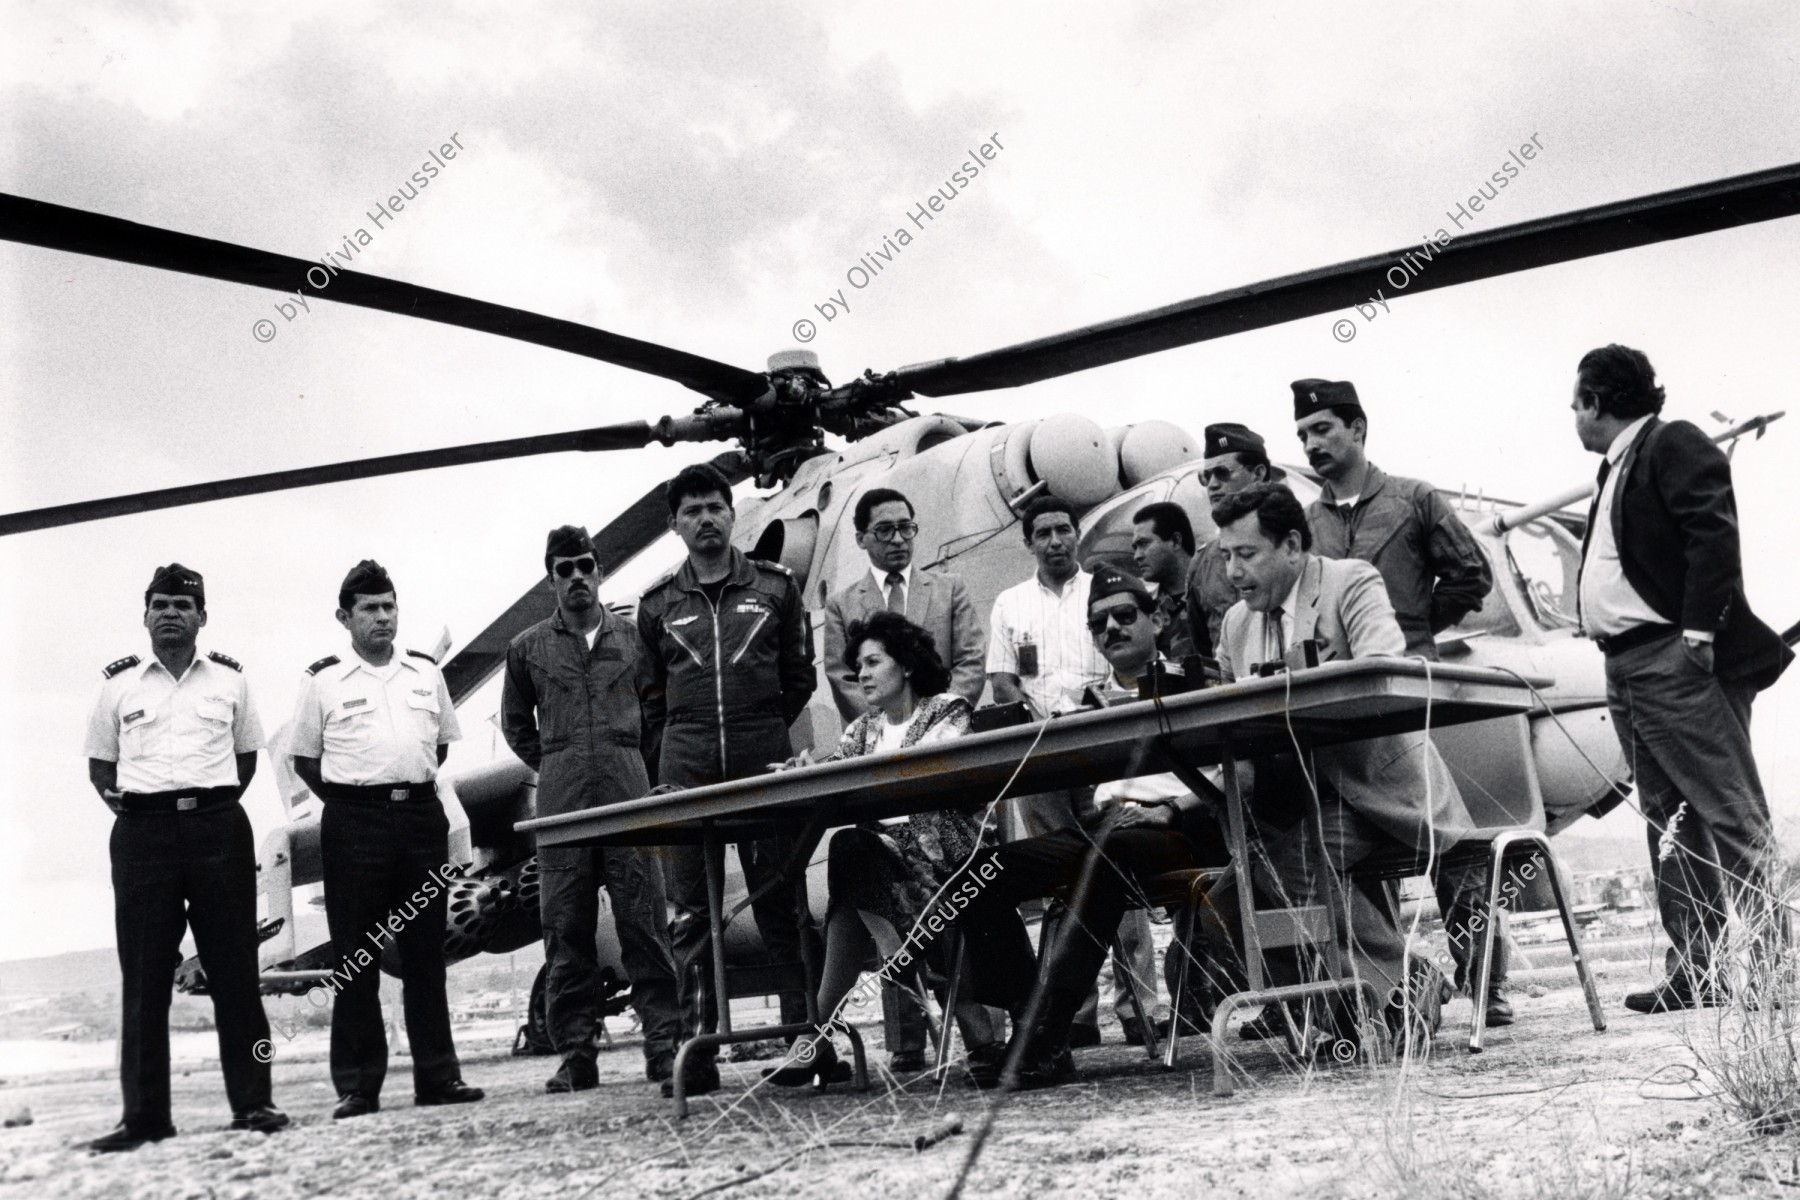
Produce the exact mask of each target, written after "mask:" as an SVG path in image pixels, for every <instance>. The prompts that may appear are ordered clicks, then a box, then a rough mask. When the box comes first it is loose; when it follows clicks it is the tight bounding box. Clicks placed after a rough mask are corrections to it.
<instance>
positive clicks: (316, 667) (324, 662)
mask: <svg viewBox="0 0 1800 1200" xmlns="http://www.w3.org/2000/svg"><path fill="white" fill-rule="evenodd" d="M337 665H338V656H337V655H335V654H327V655H326V656H325V657H324V658H321V659H320V660H319V661H318V662H316V663H314V664H313V665H312V666H310V667H308V668H306V673H307V674H308V675H317V674H318V673H319V672H320V671H323V670H324V669H325V668H326V667H335V666H337Z"/></svg>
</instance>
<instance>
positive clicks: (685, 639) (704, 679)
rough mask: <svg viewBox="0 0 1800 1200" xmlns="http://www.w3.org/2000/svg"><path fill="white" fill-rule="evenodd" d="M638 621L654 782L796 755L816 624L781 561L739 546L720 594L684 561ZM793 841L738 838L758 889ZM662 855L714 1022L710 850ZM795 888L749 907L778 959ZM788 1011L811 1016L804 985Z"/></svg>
mask: <svg viewBox="0 0 1800 1200" xmlns="http://www.w3.org/2000/svg"><path fill="white" fill-rule="evenodd" d="M637 623H638V634H639V636H640V637H641V638H642V639H643V642H644V645H645V647H646V648H647V649H648V650H649V652H650V663H651V668H652V672H653V682H652V686H651V688H650V690H649V691H648V692H647V693H646V694H645V699H644V719H645V721H646V722H647V724H648V725H649V729H650V734H651V738H652V742H653V745H654V747H655V748H654V750H653V752H652V753H653V758H652V761H653V762H654V763H655V769H656V773H657V782H658V783H661V784H673V785H675V786H677V787H684V788H686V787H700V786H702V785H704V784H709V783H721V782H724V781H726V780H730V779H743V778H745V777H747V776H751V775H761V774H763V773H765V772H766V771H767V770H768V769H769V768H768V764H770V763H772V762H781V761H783V760H784V759H786V758H788V757H790V756H791V755H792V754H793V752H794V751H793V743H792V742H791V740H790V739H789V737H788V726H789V725H790V724H792V723H793V721H794V720H795V719H796V718H798V717H799V715H800V714H801V713H802V712H803V711H805V709H806V702H807V700H808V699H809V698H810V697H811V696H812V693H813V689H814V688H815V687H816V686H817V682H818V681H817V677H816V676H815V675H814V673H813V643H812V626H811V624H810V623H809V622H808V620H807V613H806V605H805V604H804V602H803V601H802V599H801V596H800V585H799V584H798V583H796V582H795V581H794V577H793V574H792V573H791V572H790V571H788V569H787V568H786V567H783V566H780V565H778V564H775V563H767V562H762V561H760V560H758V559H752V558H748V557H746V556H745V555H744V554H743V553H741V552H740V551H738V550H736V549H733V550H732V551H731V571H730V573H729V574H728V575H727V576H726V579H725V581H724V587H723V589H722V590H721V592H720V596H719V602H718V603H717V604H716V605H715V604H714V603H713V601H712V600H711V599H710V598H709V597H708V596H707V594H706V592H705V591H704V590H703V589H702V588H701V586H700V583H699V581H698V580H697V579H696V577H695V575H694V569H693V566H692V565H691V564H690V563H686V562H684V563H682V564H681V566H680V567H679V568H678V569H677V570H676V571H675V572H674V574H672V575H670V576H668V577H667V578H665V579H662V580H660V581H659V582H657V583H656V584H654V585H653V586H652V587H651V588H650V590H649V591H647V592H645V593H644V596H643V598H642V599H641V600H640V601H639V602H638V612H637ZM792 849H793V842H792V839H790V838H786V837H774V838H765V839H762V840H760V841H756V842H748V843H742V844H740V845H739V846H738V859H739V861H740V862H741V863H742V864H743V867H744V880H745V882H746V884H747V885H748V886H749V888H750V889H751V890H752V891H755V890H756V888H757V887H759V886H760V885H761V884H762V883H763V882H764V881H766V880H767V879H769V878H771V877H772V876H773V875H774V874H775V873H776V872H777V871H779V870H780V868H781V866H782V864H783V863H784V862H786V860H787V859H788V857H789V856H790V855H791V853H792ZM666 862H667V879H668V886H669V899H670V901H671V902H673V904H674V905H675V909H676V917H675V921H674V924H673V926H672V928H671V930H670V943H671V945H672V946H673V949H674V951H675V963H676V967H677V969H678V971H679V972H680V974H679V979H680V984H681V988H682V994H683V996H684V997H685V998H686V999H687V1001H688V1012H687V1020H688V1022H689V1028H691V1029H696V1030H698V1029H711V1028H712V1026H713V1021H714V1020H715V1018H716V1014H715V1013H714V1012H713V1011H712V1010H713V1003H712V997H713V995H714V989H713V988H712V987H710V986H707V987H705V988H704V989H703V994H704V996H705V1004H704V1011H703V1010H702V1007H701V1005H700V1004H699V1003H697V999H698V998H697V997H696V996H695V994H694V992H693V987H694V977H693V974H692V971H693V969H694V967H695V966H696V965H697V966H698V967H699V969H700V970H701V971H702V972H703V973H704V974H705V975H707V976H710V974H711V970H710V968H711V956H710V955H709V953H708V926H709V923H708V919H707V904H706V875H705V870H706V861H705V855H704V852H703V851H702V850H701V848H700V847H697V846H678V847H671V848H670V849H669V851H668V858H667V860H666ZM801 870H802V871H803V870H804V864H802V865H801ZM796 890H797V889H795V888H793V887H788V886H779V887H775V888H772V889H771V890H770V891H769V892H768V893H767V894H766V895H764V896H763V897H761V898H760V899H758V900H757V901H756V902H755V903H754V904H753V905H752V906H751V911H752V913H753V914H754V916H755V920H756V927H757V930H758V932H760V933H761V935H762V941H763V945H764V947H765V948H766V949H767V951H768V954H769V957H770V958H771V959H772V960H773V961H776V962H796V961H798V960H799V957H800V934H799V928H798V920H799V916H800V913H801V908H800V905H799V899H798V897H797V895H796ZM781 1012H782V1020H783V1022H784V1023H795V1022H800V1021H804V1020H805V1019H806V999H805V996H804V994H802V993H798V992H785V993H783V994H782V997H781Z"/></svg>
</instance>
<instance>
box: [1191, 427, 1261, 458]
mask: <svg viewBox="0 0 1800 1200" xmlns="http://www.w3.org/2000/svg"><path fill="white" fill-rule="evenodd" d="M1240 451H1247V452H1249V453H1251V454H1260V455H1262V456H1263V457H1264V458H1267V457H1268V455H1269V451H1268V449H1267V447H1266V446H1265V445H1264V443H1263V440H1262V435H1261V434H1259V433H1257V432H1256V431H1255V430H1253V429H1251V428H1250V427H1249V426H1248V425H1239V424H1238V423H1237V422H1236V421H1225V422H1223V423H1221V424H1218V425H1208V426H1207V427H1206V457H1207V458H1212V457H1214V456H1215V455H1219V454H1236V453H1239V452H1240Z"/></svg>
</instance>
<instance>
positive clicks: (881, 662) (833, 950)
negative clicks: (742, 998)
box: [768, 612, 1023, 1087]
mask: <svg viewBox="0 0 1800 1200" xmlns="http://www.w3.org/2000/svg"><path fill="white" fill-rule="evenodd" d="M844 642H845V646H846V651H845V665H846V666H848V667H850V668H851V669H852V670H854V671H855V672H857V677H858V681H859V682H860V684H861V685H862V693H863V700H864V701H865V702H866V703H867V704H868V706H869V711H868V712H866V713H864V714H863V715H862V716H860V717H858V718H856V720H854V721H852V722H851V723H850V725H849V727H848V728H846V729H845V730H844V736H843V738H842V739H841V740H840V741H839V743H838V748H837V749H836V750H835V751H834V752H833V753H831V754H830V755H828V756H827V757H825V758H823V759H820V760H817V761H821V762H832V761H835V760H838V759H844V758H856V757H858V756H860V755H864V754H886V753H888V752H890V751H894V750H902V749H906V748H908V747H911V746H919V745H924V744H926V743H930V742H939V741H944V740H946V739H948V738H953V737H957V736H959V735H961V734H963V733H965V732H967V730H968V728H969V718H970V716H971V713H970V710H969V704H968V701H966V700H964V699H962V697H960V696H954V695H949V694H947V693H946V692H945V689H946V688H947V687H949V685H950V672H949V670H948V668H946V667H945V666H944V662H943V659H941V658H939V657H938V652H937V647H936V645H935V642H934V640H933V638H932V636H931V634H929V633H927V632H926V631H925V630H923V629H921V628H919V627H918V626H917V625H914V624H913V623H912V622H911V621H908V620H907V619H906V618H905V617H903V616H901V615H900V614H899V613H893V612H875V613H871V614H870V615H869V617H868V618H867V619H866V620H861V621H855V622H852V623H851V625H850V628H849V630H848V632H847V635H846V637H845V639H844ZM813 761H814V760H813V759H812V757H811V756H810V755H809V754H807V753H806V752H804V751H802V752H801V754H800V755H799V756H798V757H796V758H793V759H790V760H789V761H787V762H785V763H782V764H781V765H780V766H779V767H777V768H776V769H778V770H780V769H785V768H789V767H796V766H804V765H806V764H808V763H810V762H813ZM989 840H990V841H992V840H994V839H993V838H992V837H990V838H989ZM979 841H980V830H979V828H978V826H977V824H976V822H975V821H973V820H972V819H970V818H969V817H968V816H966V815H964V814H963V813H960V812H929V813H916V814H914V815H913V816H910V817H908V818H906V819H905V820H904V821H902V822H900V823H898V824H892V825H881V824H870V825H861V826H856V827H854V828H850V829H841V830H839V831H838V832H837V833H835V834H833V835H832V838H831V846H830V851H829V865H828V867H827V879H828V880H829V883H830V890H831V900H830V904H829V907H828V910H827V914H826V918H825V963H824V967H823V968H822V969H821V971H820V978H819V1012H820V1014H821V1015H822V1016H824V1017H825V1019H826V1022H827V1029H828V1028H829V1023H830V1020H831V1018H832V1017H833V1015H834V1014H836V1013H837V1010H838V1007H839V1006H840V1005H841V1004H842V1003H843V1001H844V998H845V997H846V996H847V995H849V994H850V990H851V988H853V987H854V986H855V985H856V980H857V976H858V975H859V974H860V973H861V971H862V967H863V964H864V963H865V962H866V961H868V959H869V956H870V952H871V951H877V952H879V954H880V956H881V958H882V959H883V960H886V959H889V958H892V957H893V956H894V955H895V954H896V953H898V952H899V950H900V948H901V939H902V938H903V937H904V935H905V933H906V931H907V930H909V929H911V927H912V925H913V922H914V920H915V919H916V918H917V917H918V916H919V913H920V912H921V910H923V909H924V907H925V905H926V903H927V902H928V901H929V900H930V899H931V897H932V896H933V894H935V893H936V892H937V890H938V889H939V887H940V886H941V885H942V884H943V883H944V881H945V880H947V879H949V878H950V877H951V875H952V874H954V873H955V871H956V869H957V868H958V867H960V866H961V865H962V864H963V863H964V862H966V861H967V860H968V859H969V857H970V856H971V855H972V854H973V853H974V852H975V849H976V846H977V844H978V842H979ZM1020 936H1021V937H1022V936H1023V930H1022V929H1021V930H1020ZM914 969H915V970H916V966H915V968H914ZM956 1016H957V1022H958V1024H959V1025H960V1026H961V1028H962V1032H963V1040H964V1042H965V1043H966V1044H967V1045H968V1047H969V1057H970V1058H971V1059H972V1060H975V1061H981V1060H982V1059H983V1058H984V1057H985V1058H996V1059H997V1057H998V1054H999V1052H1000V1047H1001V1040H1000V1038H999V1036H998V1031H996V1030H995V1029H994V1028H993V1027H992V1023H991V1022H990V1020H989V1018H988V1014H987V1011H986V1010H985V1009H983V1008H982V1007H981V1006H980V1005H979V1004H977V1003H974V1002H973V1001H972V1000H965V1001H963V1002H961V1003H959V1004H958V1005H957V1009H956ZM768 1075H769V1080H770V1082H771V1083H777V1084H781V1085H783V1086H787V1087H799V1086H803V1085H805V1084H807V1083H810V1082H812V1081H813V1080H814V1079H815V1078H816V1079H819V1080H820V1081H824V1082H828V1081H833V1080H838V1079H846V1078H848V1077H849V1074H848V1064H842V1066H840V1064H839V1063H838V1060H837V1052H836V1051H835V1049H834V1048H833V1046H832V1041H831V1037H830V1034H829V1032H820V1033H817V1034H814V1035H812V1036H811V1037H804V1038H800V1039H798V1040H796V1041H795V1042H794V1044H793V1046H792V1047H790V1049H789V1051H788V1056H787V1058H786V1059H785V1060H783V1062H782V1064H781V1065H780V1066H778V1067H776V1068H774V1069H773V1070H771V1071H769V1072H768Z"/></svg>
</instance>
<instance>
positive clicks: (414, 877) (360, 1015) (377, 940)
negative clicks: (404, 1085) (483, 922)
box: [291, 649, 462, 1100]
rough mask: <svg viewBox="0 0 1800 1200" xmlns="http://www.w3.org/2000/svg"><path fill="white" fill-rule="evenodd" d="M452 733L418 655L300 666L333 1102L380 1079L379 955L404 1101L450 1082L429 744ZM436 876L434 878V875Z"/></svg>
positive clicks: (440, 869)
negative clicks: (314, 781) (396, 1026)
mask: <svg viewBox="0 0 1800 1200" xmlns="http://www.w3.org/2000/svg"><path fill="white" fill-rule="evenodd" d="M461 736H462V731H461V729H460V727H459V726H458V724H457V720H456V709H455V707H454V706H453V705H452V703H451V701H450V692H449V689H448V688H446V687H445V686H444V677H443V676H442V675H441V674H440V673H439V671H438V668H437V663H436V662H435V661H434V660H433V659H432V658H431V656H430V655H428V654H425V653H423V652H422V651H418V650H406V651H400V650H398V649H396V650H395V651H394V656H393V658H392V660H391V661H390V662H389V663H388V664H387V665H386V666H385V667H375V666H372V665H370V664H369V663H367V662H364V661H363V660H362V659H361V658H360V657H358V656H357V655H356V653H355V652H354V651H350V652H346V653H345V654H344V656H343V657H342V658H340V657H338V656H336V655H333V656H331V657H329V658H322V659H320V660H319V661H318V662H316V663H314V664H313V665H312V666H310V667H308V668H307V669H306V677H305V679H304V680H303V681H302V686H301V689H300V698H299V701H298V702H297V704H296V705H295V709H294V721H293V726H292V744H291V753H292V754H293V755H294V756H295V757H300V758H317V759H318V760H319V773H320V775H321V777H322V778H323V780H324V782H325V790H324V794H323V795H321V796H320V797H319V799H320V801H321V802H322V803H323V804H324V814H323V815H322V816H321V818H320V821H319V843H320V853H321V857H322V859H323V865H324V882H325V918H326V922H327V923H328V925H329V926H330V929H331V946H332V951H333V954H334V956H335V958H336V959H337V967H336V970H335V971H334V972H333V975H332V978H331V979H330V980H328V981H327V982H326V983H325V985H324V986H325V987H326V988H327V989H329V990H330V991H331V992H332V993H333V995H334V997H335V999H334V1000H333V1003H332V1009H331V1081H332V1084H333V1086H335V1087H336V1089H337V1093H338V1095H339V1096H348V1095H352V1094H355V1095H361V1096H364V1097H367V1098H368V1099H370V1100H375V1099H376V1098H378V1097H379V1096H380V1094H381V1085H382V1082H383V1081H384V1080H385V1079H386V1077H387V1057H388V1045H387V1032H386V1030H385V1029H384V1027H383V1022H382V1019H381V967H380V959H381V953H382V950H383V949H384V948H385V946H386V945H387V943H388V942H389V941H392V942H393V943H394V945H395V948H396V949H397V950H398V952H399V956H400V979H401V983H402V986H403V991H402V1003H403V1007H404V1009H405V1012H406V1038H407V1042H408V1044H409V1045H410V1046H411V1048H412V1059H413V1084H414V1091H415V1092H416V1093H419V1094H426V1093H431V1092H433V1091H436V1090H438V1089H440V1088H442V1087H443V1086H445V1085H449V1084H453V1083H455V1082H457V1081H458V1080H460V1078H461V1068H460V1066H459V1065H458V1063H457V1058H456V1045H455V1042H454V1041H453V1040H452V1037H451V1033H450V1008H449V1002H448V1000H447V998H446V996H445V991H444V934H445V928H446V923H447V922H446V918H447V912H448V900H449V892H448V889H447V888H445V887H442V886H440V884H439V883H438V882H437V881H436V880H437V879H441V878H442V877H443V874H444V872H445V870H446V868H449V867H454V865H455V864H451V863H448V862H447V861H446V860H447V859H448V858H449V854H450V847H449V831H450V822H449V818H448V817H447V816H446V815H445V813H444V806H443V804H442V803H441V802H440V801H439V800H438V797H437V784H436V779H437V765H438V763H437V751H438V746H439V745H441V744H444V743H448V742H453V741H455V740H456V739H457V738H459V737H461ZM434 874H435V876H436V879H434Z"/></svg>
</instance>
